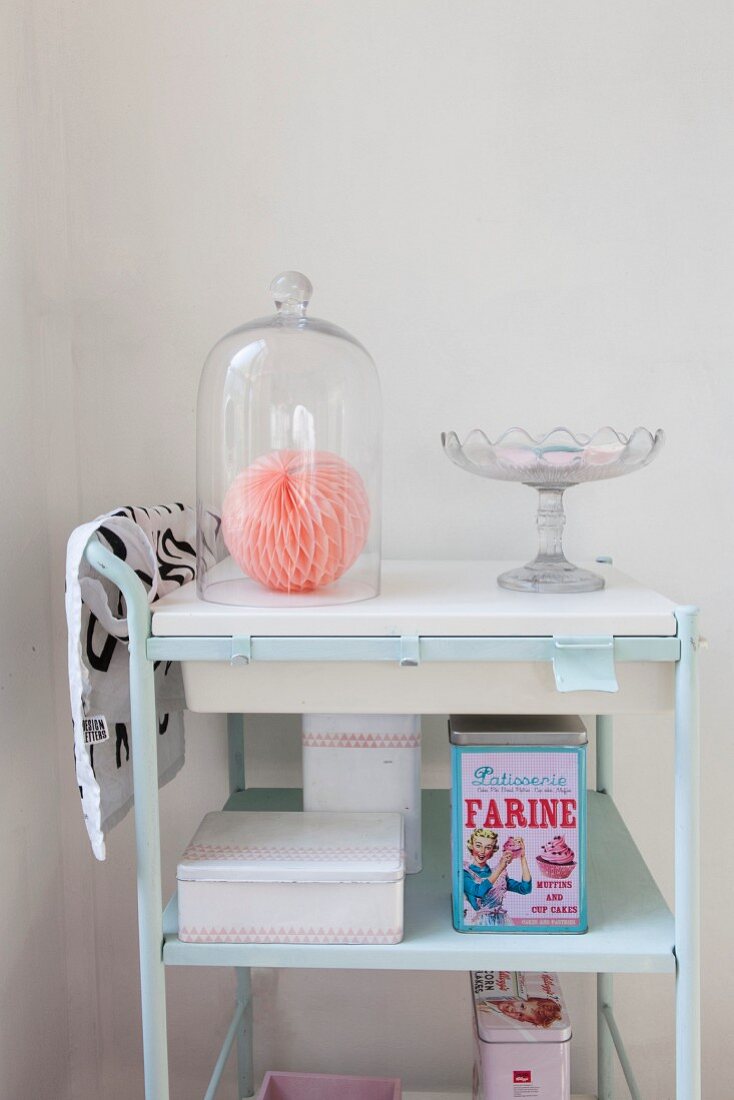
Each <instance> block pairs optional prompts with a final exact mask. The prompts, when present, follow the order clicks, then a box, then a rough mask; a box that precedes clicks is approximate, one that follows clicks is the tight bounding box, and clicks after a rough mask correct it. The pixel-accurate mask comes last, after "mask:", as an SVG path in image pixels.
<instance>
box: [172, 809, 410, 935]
mask: <svg viewBox="0 0 734 1100" xmlns="http://www.w3.org/2000/svg"><path fill="white" fill-rule="evenodd" d="M176 877H177V880H178V920H179V933H178V934H179V939H181V940H183V941H184V942H186V943H350V944H351V943H372V944H376V943H380V944H383V943H384V944H389V943H399V942H400V940H401V939H402V938H403V882H404V878H405V855H404V851H403V820H402V818H401V816H400V814H397V813H388V814H357V813H352V814H334V813H326V814H318V813H271V812H257V813H250V812H239V811H223V812H220V813H210V814H207V815H206V817H205V818H204V820H203V821H202V823H201V825H200V826H199V828H198V830H197V831H196V834H195V835H194V837H193V839H192V841H191V843H190V844H189V846H188V848H187V849H186V851H185V852H184V854H183V856H182V857H181V860H180V862H179V864H178V870H177V873H176Z"/></svg>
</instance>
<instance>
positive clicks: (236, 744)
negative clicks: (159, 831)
mask: <svg viewBox="0 0 734 1100" xmlns="http://www.w3.org/2000/svg"><path fill="white" fill-rule="evenodd" d="M227 738H228V742H229V792H230V794H236V792H237V791H244V790H245V728H244V719H243V717H242V715H241V714H229V715H227ZM235 971H236V974H237V1003H238V1004H242V1005H244V1006H245V1011H244V1013H243V1016H242V1027H241V1028H240V1030H239V1032H238V1035H237V1100H245V1097H248V1096H252V1094H253V1092H254V1091H255V1089H254V1084H253V1071H252V983H251V975H250V968H249V966H238V967H235Z"/></svg>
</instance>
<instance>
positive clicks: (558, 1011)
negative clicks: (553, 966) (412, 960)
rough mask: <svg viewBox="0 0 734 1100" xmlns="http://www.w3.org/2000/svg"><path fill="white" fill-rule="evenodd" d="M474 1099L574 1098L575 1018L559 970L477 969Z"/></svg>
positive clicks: (474, 983)
mask: <svg viewBox="0 0 734 1100" xmlns="http://www.w3.org/2000/svg"><path fill="white" fill-rule="evenodd" d="M471 984H472V999H473V1007H474V1079H473V1088H472V1096H473V1100H497V1098H498V1097H502V1098H503V1100H505V1098H506V1100H510V1098H511V1097H518V1098H519V1097H530V1096H532V1097H534V1098H535V1100H570V1096H571V1059H570V1047H571V1042H570V1040H571V1021H570V1020H569V1017H568V1012H567V1011H566V1006H565V1004H564V1001H563V995H562V993H561V987H560V983H559V981H558V975H557V974H550V973H541V974H530V973H524V972H519V971H510V970H476V971H473V972H472V974H471Z"/></svg>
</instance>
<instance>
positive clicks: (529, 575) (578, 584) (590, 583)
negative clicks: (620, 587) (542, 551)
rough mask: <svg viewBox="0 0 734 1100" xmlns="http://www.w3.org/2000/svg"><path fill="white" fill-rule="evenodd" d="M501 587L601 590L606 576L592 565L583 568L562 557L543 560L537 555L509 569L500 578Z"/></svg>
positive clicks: (518, 590)
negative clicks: (531, 559) (594, 571)
mask: <svg viewBox="0 0 734 1100" xmlns="http://www.w3.org/2000/svg"><path fill="white" fill-rule="evenodd" d="M497 584H498V585H499V586H500V588H509V589H511V590H512V591H513V592H551V593H563V592H565V593H569V592H598V591H599V589H600V588H603V587H604V578H603V577H600V576H599V575H598V574H597V573H592V572H591V570H590V569H580V568H579V567H578V566H577V565H572V564H571V562H570V561H566V559H565V558H563V559H562V560H561V561H541V560H539V559H538V558H536V559H535V561H531V562H529V563H528V564H527V565H522V566H520V568H518V569H510V570H508V571H507V573H501V574H500V576H499V577H498V578H497Z"/></svg>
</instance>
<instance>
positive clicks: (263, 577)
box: [222, 451, 370, 592]
mask: <svg viewBox="0 0 734 1100" xmlns="http://www.w3.org/2000/svg"><path fill="white" fill-rule="evenodd" d="M369 525H370V505H369V500H368V498H367V491H366V489H365V487H364V482H363V481H362V478H361V477H360V476H359V474H358V473H357V471H356V470H355V469H354V467H353V466H350V464H349V463H348V462H345V460H344V459H343V458H340V457H339V455H337V454H332V453H331V452H330V451H271V452H270V454H267V455H263V456H262V458H258V459H257V460H256V461H255V462H253V463H252V464H251V465H250V466H248V467H247V468H246V469H245V470H243V471H242V472H241V473H240V474H238V475H237V477H236V478H235V479H234V481H233V482H232V484H231V485H230V487H229V489H228V490H227V493H226V496H225V498H224V505H223V508H222V535H223V536H224V542H225V545H226V547H227V549H228V550H229V552H230V554H231V555H232V557H233V558H234V560H235V561H236V562H237V564H238V565H239V567H240V569H241V570H242V571H243V573H246V574H247V575H248V576H249V577H252V578H253V580H256V581H259V582H260V584H263V585H265V587H266V588H271V589H274V590H275V591H277V592H311V591H313V589H314V588H321V587H322V586H323V585H326V584H331V583H332V582H333V581H335V580H338V578H339V577H341V575H342V573H345V572H346V571H347V569H349V567H350V565H353V564H354V562H355V561H356V560H357V558H358V557H359V555H360V553H361V552H362V548H363V547H364V544H365V542H366V541H367V532H368V530H369Z"/></svg>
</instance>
